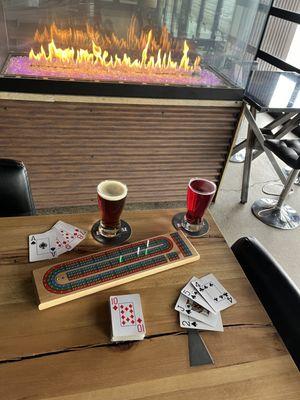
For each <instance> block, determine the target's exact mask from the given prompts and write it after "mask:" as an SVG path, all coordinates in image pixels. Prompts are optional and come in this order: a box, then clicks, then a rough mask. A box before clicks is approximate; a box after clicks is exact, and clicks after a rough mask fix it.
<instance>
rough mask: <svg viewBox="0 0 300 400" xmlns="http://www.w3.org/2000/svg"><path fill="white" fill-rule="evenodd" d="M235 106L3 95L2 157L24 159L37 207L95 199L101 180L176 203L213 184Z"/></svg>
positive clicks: (135, 198) (143, 198) (132, 198)
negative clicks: (196, 185)
mask: <svg viewBox="0 0 300 400" xmlns="http://www.w3.org/2000/svg"><path fill="white" fill-rule="evenodd" d="M239 111H240V107H239V106H238V105H237V106H236V107H235V106H232V107H224V106H220V107H212V106H210V107H205V106H199V107H198V106H183V105H178V106H175V105H149V104H143V105H141V104H140V105H139V104H135V105H134V104H93V103H90V104H89V103H67V102H61V103H60V102H54V103H49V102H48V103H47V102H37V101H13V100H1V101H0V143H1V157H9V158H14V159H19V160H23V161H24V162H25V164H26V166H27V169H28V171H29V174H30V179H31V186H32V191H33V196H34V199H35V202H36V205H37V208H47V207H60V206H71V205H73V206H74V205H90V204H95V203H96V186H97V184H98V182H99V181H101V180H103V179H106V178H113V179H119V180H122V181H124V182H125V183H126V184H127V185H128V188H129V195H128V201H129V202H148V201H149V202H156V201H181V200H184V199H185V192H186V186H187V182H188V179H189V177H193V176H201V177H205V178H208V179H211V180H213V181H215V182H216V183H218V182H219V181H220V176H221V172H222V169H223V167H224V163H225V160H226V157H227V153H228V150H229V146H230V143H231V140H232V137H233V133H234V129H235V126H236V122H237V117H238V114H239Z"/></svg>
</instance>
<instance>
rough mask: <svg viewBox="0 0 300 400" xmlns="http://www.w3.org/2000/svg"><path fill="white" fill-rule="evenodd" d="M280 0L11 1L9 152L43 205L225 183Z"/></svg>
mask: <svg viewBox="0 0 300 400" xmlns="http://www.w3.org/2000/svg"><path fill="white" fill-rule="evenodd" d="M270 3H271V0H251V1H249V0H62V1H58V0H2V1H1V0H0V142H1V145H2V147H1V156H2V157H8V158H15V159H20V160H23V161H24V162H25V164H26V166H27V168H28V171H29V174H30V178H31V186H32V190H33V195H34V198H35V202H36V205H37V208H47V207H64V206H66V207H67V206H70V205H78V206H79V205H80V206H81V205H82V206H84V205H89V204H91V205H94V204H96V195H95V193H96V192H95V188H96V186H97V184H98V183H99V181H101V180H104V179H107V178H108V177H109V178H110V179H116V180H121V181H124V182H126V184H127V185H128V189H129V191H128V203H130V202H131V203H150V204H152V205H155V206H156V204H157V203H164V205H165V206H168V205H169V204H171V203H172V204H173V202H175V203H176V204H177V203H178V202H184V201H185V197H186V187H187V182H188V181H189V178H191V177H196V176H201V177H203V178H207V179H209V180H212V181H214V182H215V183H216V184H217V185H218V184H219V183H220V180H221V178H222V174H223V171H224V168H225V165H226V160H227V158H228V154H229V150H230V147H231V145H232V143H233V140H234V133H235V130H236V126H237V124H238V120H239V115H240V111H241V107H242V102H241V99H242V96H243V91H244V88H245V85H246V83H247V80H248V77H249V74H250V72H251V68H252V64H253V60H254V57H255V54H256V49H257V46H258V43H259V40H260V36H261V32H262V30H263V28H264V24H265V21H266V17H267V14H268V11H269V6H270Z"/></svg>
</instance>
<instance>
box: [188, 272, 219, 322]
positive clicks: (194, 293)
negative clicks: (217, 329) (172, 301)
mask: <svg viewBox="0 0 300 400" xmlns="http://www.w3.org/2000/svg"><path fill="white" fill-rule="evenodd" d="M196 279H197V278H196V277H195V276H193V277H192V278H191V279H190V280H189V282H188V283H187V284H186V285H185V287H184V288H183V289H182V290H181V293H182V294H184V295H185V296H186V297H188V298H189V299H191V300H193V301H194V302H195V303H197V304H199V305H200V306H202V307H204V308H206V309H207V310H208V311H210V312H212V313H213V314H215V313H216V312H215V310H214V309H213V308H212V307H211V306H210V305H209V304H208V303H207V302H206V301H205V300H204V298H203V297H202V296H201V295H200V293H199V292H198V290H197V289H195V288H194V286H193V285H192V283H191V282H192V281H195V280H196Z"/></svg>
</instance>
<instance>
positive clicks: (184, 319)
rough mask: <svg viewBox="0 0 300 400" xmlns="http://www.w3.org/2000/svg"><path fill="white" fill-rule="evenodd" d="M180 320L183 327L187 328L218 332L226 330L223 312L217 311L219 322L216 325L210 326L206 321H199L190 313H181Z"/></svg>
mask: <svg viewBox="0 0 300 400" xmlns="http://www.w3.org/2000/svg"><path fill="white" fill-rule="evenodd" d="M179 320H180V326H181V328H187V329H198V330H202V331H216V332H224V328H223V323H222V317H221V313H217V324H216V326H210V325H207V324H205V323H204V322H201V321H198V320H196V319H194V318H192V317H189V316H188V315H185V314H183V313H179Z"/></svg>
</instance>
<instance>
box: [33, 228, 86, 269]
mask: <svg viewBox="0 0 300 400" xmlns="http://www.w3.org/2000/svg"><path fill="white" fill-rule="evenodd" d="M85 236H86V231H84V230H82V229H80V228H77V227H76V226H73V225H70V224H67V223H65V222H63V221H58V222H57V223H56V224H55V225H54V226H53V227H52V228H51V229H50V230H49V231H47V232H43V233H36V234H33V235H29V261H30V262H34V261H40V260H48V259H52V258H56V257H58V256H59V255H61V254H63V253H65V252H67V251H71V250H72V249H73V248H74V247H75V246H77V244H78V243H80V242H81V241H82V240H83V239H84V238H85Z"/></svg>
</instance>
